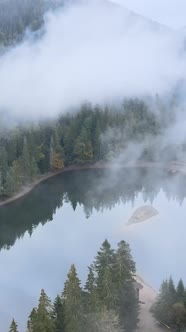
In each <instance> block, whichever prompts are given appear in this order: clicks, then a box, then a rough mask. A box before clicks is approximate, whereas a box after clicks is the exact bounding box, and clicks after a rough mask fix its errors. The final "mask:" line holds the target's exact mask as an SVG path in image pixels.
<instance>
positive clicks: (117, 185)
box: [0, 168, 186, 249]
mask: <svg viewBox="0 0 186 332" xmlns="http://www.w3.org/2000/svg"><path fill="white" fill-rule="evenodd" d="M160 190H163V191H164V192H165V194H166V196H167V199H175V200H177V201H178V202H179V203H180V205H181V204H182V203H183V200H184V198H185V197H186V177H183V176H181V175H176V176H173V175H170V174H167V173H166V172H165V171H163V170H159V169H155V168H154V169H151V170H146V169H134V168H132V169H122V170H119V171H118V170H117V171H116V170H83V171H73V172H67V173H63V174H61V175H58V176H56V177H54V178H51V179H48V180H46V181H44V182H43V183H41V184H40V185H38V186H37V187H36V189H35V190H33V191H32V192H31V193H30V194H29V195H27V196H25V197H24V198H22V199H19V200H17V201H15V202H13V203H11V204H8V205H5V206H2V207H1V208H0V249H2V248H6V249H9V248H10V247H11V246H13V245H14V243H15V241H16V239H17V238H20V237H22V236H23V235H24V234H25V232H26V231H28V233H29V234H30V235H32V232H33V230H34V229H35V228H36V227H37V226H38V225H39V224H42V225H44V224H45V223H46V222H49V221H52V220H53V216H54V214H55V212H56V210H57V209H58V208H60V207H61V206H62V205H63V202H70V203H71V205H72V207H73V209H74V210H75V209H76V207H77V206H78V204H80V205H83V208H84V212H85V215H86V217H87V218H88V217H89V216H90V215H91V214H92V213H93V209H95V210H96V211H103V210H104V209H112V207H114V206H115V205H116V204H118V203H119V202H122V203H126V202H131V203H133V202H134V200H135V198H136V197H137V196H138V194H139V193H142V195H143V199H144V202H145V201H147V200H148V199H149V200H150V202H151V203H153V200H154V199H155V198H156V196H157V195H158V193H159V192H160Z"/></svg>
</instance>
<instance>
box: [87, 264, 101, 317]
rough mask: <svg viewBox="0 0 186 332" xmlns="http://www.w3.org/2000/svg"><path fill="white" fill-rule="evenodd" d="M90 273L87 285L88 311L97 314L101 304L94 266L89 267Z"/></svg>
mask: <svg viewBox="0 0 186 332" xmlns="http://www.w3.org/2000/svg"><path fill="white" fill-rule="evenodd" d="M88 269H89V273H88V277H87V281H86V284H85V291H86V295H87V296H86V311H87V312H90V313H94V312H97V311H98V310H99V307H100V302H99V298H98V294H97V288H96V280H95V275H94V271H93V266H92V265H91V266H90V267H88Z"/></svg>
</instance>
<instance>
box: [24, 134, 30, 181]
mask: <svg viewBox="0 0 186 332" xmlns="http://www.w3.org/2000/svg"><path fill="white" fill-rule="evenodd" d="M22 162H23V175H24V178H25V182H26V181H28V180H29V179H30V173H31V163H30V153H29V148H28V143H27V139H26V137H24V142H23V152H22Z"/></svg>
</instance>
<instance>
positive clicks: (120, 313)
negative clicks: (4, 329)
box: [9, 240, 139, 332]
mask: <svg viewBox="0 0 186 332" xmlns="http://www.w3.org/2000/svg"><path fill="white" fill-rule="evenodd" d="M134 275H135V263H134V261H133V259H132V256H131V253H130V247H129V245H128V244H127V243H126V242H125V241H121V242H119V243H118V246H117V248H116V249H113V248H111V245H110V244H109V242H108V241H107V240H105V241H104V242H103V244H102V246H101V248H100V250H99V251H98V252H97V256H96V257H95V260H94V262H93V264H92V265H91V266H90V267H88V277H87V281H86V283H85V286H84V287H83V288H82V286H81V282H80V280H79V278H78V275H77V271H76V268H75V265H72V266H71V267H70V270H69V273H68V275H67V280H66V282H65V284H64V289H63V291H62V293H61V294H60V295H58V296H57V297H56V299H55V300H54V302H53V303H51V301H50V299H49V298H48V296H47V295H46V293H45V291H44V290H42V291H41V294H40V298H39V303H38V306H37V307H36V308H33V310H32V311H31V314H30V316H29V318H28V323H27V332H83V331H85V332H108V331H109V332H132V331H135V329H136V326H137V323H138V309H139V308H138V299H137V295H136V290H135V288H134ZM9 332H18V326H17V323H16V322H15V320H14V319H13V321H12V323H11V326H10V330H9Z"/></svg>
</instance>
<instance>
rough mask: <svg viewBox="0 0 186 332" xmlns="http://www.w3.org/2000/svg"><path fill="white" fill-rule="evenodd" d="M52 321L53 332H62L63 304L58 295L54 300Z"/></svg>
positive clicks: (63, 329)
mask: <svg viewBox="0 0 186 332" xmlns="http://www.w3.org/2000/svg"><path fill="white" fill-rule="evenodd" d="M52 319H53V322H54V332H64V331H65V328H64V304H63V301H62V299H61V297H60V296H59V295H58V296H57V297H56V298H55V300H54V304H53V308H52Z"/></svg>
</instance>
